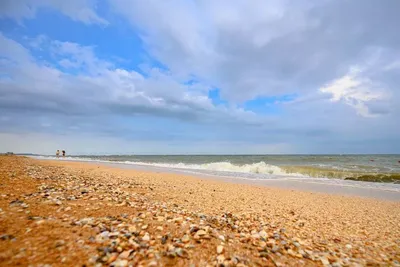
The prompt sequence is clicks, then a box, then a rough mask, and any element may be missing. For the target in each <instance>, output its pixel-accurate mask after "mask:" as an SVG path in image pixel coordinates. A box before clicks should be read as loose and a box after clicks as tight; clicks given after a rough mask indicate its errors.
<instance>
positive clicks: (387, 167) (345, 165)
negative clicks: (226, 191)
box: [47, 155, 400, 183]
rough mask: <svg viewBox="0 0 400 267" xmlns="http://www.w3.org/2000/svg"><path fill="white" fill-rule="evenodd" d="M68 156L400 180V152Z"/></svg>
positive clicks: (223, 171)
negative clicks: (387, 153)
mask: <svg viewBox="0 0 400 267" xmlns="http://www.w3.org/2000/svg"><path fill="white" fill-rule="evenodd" d="M47 158H53V157H47ZM66 159H67V160H68V159H69V160H85V161H106V162H115V163H123V164H136V165H144V166H155V167H163V168H170V169H180V170H188V171H191V172H199V173H206V174H215V175H229V176H237V177H248V178H258V179H267V178H279V177H298V178H334V179H342V180H344V179H346V180H358V181H370V182H388V183H398V182H400V155H102V156H93V155H80V156H72V157H67V158H66Z"/></svg>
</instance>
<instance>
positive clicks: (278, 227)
mask: <svg viewBox="0 0 400 267" xmlns="http://www.w3.org/2000/svg"><path fill="white" fill-rule="evenodd" d="M0 175H1V187H0V208H1V210H0V236H1V237H0V265H2V266H16V265H22V266H28V265H30V264H31V265H32V266H45V265H46V264H49V265H51V266H78V265H80V266H82V265H84V264H85V265H86V266H103V265H104V266H109V265H111V266H365V265H370V266H396V265H399V264H400V202H399V201H390V200H382V199H377V198H367V197H357V196H344V195H340V194H336V195H333V194H327V193H323V192H309V191H307V190H300V189H301V188H300V189H294V188H276V187H269V186H265V185H259V184H254V183H247V184H246V183H235V182H232V181H224V180H221V179H213V178H212V177H207V178H202V177H194V176H191V175H189V174H183V173H168V172H162V171H146V170H136V169H132V168H122V167H121V166H118V165H116V164H114V165H111V164H109V165H105V164H101V163H93V162H92V163H90V164H89V163H84V162H71V161H55V160H37V159H32V158H26V157H17V156H0Z"/></svg>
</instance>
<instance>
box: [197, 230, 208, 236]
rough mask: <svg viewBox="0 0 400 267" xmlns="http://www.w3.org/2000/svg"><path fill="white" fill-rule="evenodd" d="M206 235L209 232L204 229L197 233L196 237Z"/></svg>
mask: <svg viewBox="0 0 400 267" xmlns="http://www.w3.org/2000/svg"><path fill="white" fill-rule="evenodd" d="M206 234H207V232H206V231H204V230H202V229H200V230H199V231H197V232H196V235H198V236H203V235H206Z"/></svg>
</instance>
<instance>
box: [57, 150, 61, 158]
mask: <svg viewBox="0 0 400 267" xmlns="http://www.w3.org/2000/svg"><path fill="white" fill-rule="evenodd" d="M59 156H60V150H58V149H57V152H56V157H57V158H58V157H59Z"/></svg>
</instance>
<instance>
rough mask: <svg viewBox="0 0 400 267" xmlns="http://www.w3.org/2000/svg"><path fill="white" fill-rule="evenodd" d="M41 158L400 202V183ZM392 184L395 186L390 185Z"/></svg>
mask: <svg viewBox="0 0 400 267" xmlns="http://www.w3.org/2000/svg"><path fill="white" fill-rule="evenodd" d="M39 160H44V161H53V162H78V163H82V164H93V165H100V166H108V167H113V168H119V169H128V170H136V171H144V172H154V173H168V174H177V175H184V176H190V177H194V178H198V179H207V180H215V181H221V182H228V183H233V184H247V185H254V186H265V187H272V188H277V189H284V190H297V191H303V192H313V193H322V194H330V195H338V196H352V197H363V198H373V199H380V200H390V201H400V185H397V184H390V187H389V186H388V185H387V184H385V183H373V182H360V181H346V180H339V179H330V178H310V179H308V178H296V177H290V176H288V177H287V178H286V177H281V178H271V179H252V178H244V177H233V176H229V174H227V175H226V176H221V175H214V174H206V173H199V172H196V171H195V170H193V171H192V170H186V169H172V168H166V167H157V166H146V165H140V164H126V163H119V162H118V163H114V162H96V161H82V160H70V159H68V160H60V161H58V160H53V159H51V160H48V159H39ZM392 186H395V187H396V188H391V187H392ZM397 190H398V191H397Z"/></svg>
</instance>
